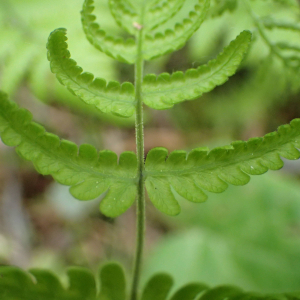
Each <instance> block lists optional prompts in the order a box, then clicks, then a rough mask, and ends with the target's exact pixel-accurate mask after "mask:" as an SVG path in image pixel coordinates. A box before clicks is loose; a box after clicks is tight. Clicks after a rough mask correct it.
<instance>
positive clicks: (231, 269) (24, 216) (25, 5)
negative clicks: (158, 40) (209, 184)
mask: <svg viewBox="0 0 300 300" xmlns="http://www.w3.org/2000/svg"><path fill="white" fill-rule="evenodd" d="M194 2H195V1H194V0H188V1H186V4H185V5H184V7H183V9H182V10H181V11H180V12H179V13H178V15H177V16H176V17H175V18H174V19H172V20H170V21H169V22H168V23H166V24H165V25H164V26H163V28H168V27H170V26H172V25H174V23H176V22H177V21H178V20H181V19H182V18H183V17H185V16H186V15H187V13H188V11H189V10H190V9H191V8H192V7H193V4H194ZM95 4H96V10H95V13H96V15H97V16H98V21H99V23H100V24H101V25H102V26H103V27H104V28H105V29H106V30H107V31H109V32H110V33H111V34H118V35H125V33H124V32H123V31H122V29H120V28H119V27H118V26H117V25H116V24H115V22H114V20H113V18H112V16H111V15H110V14H109V7H108V4H107V1H106V0H96V3H95ZM81 6H82V1H81V0H64V1H60V0H52V1H39V0H1V1H0V89H1V90H4V91H5V92H7V93H9V94H10V96H11V99H13V100H14V101H16V102H17V103H18V104H19V105H20V106H22V107H24V108H27V109H29V110H30V111H31V112H32V113H33V116H34V120H35V121H37V122H40V123H42V124H43V125H44V126H45V127H46V128H47V130H49V131H50V132H53V133H56V134H58V135H60V136H61V137H63V138H66V139H69V140H71V141H73V142H76V143H78V144H82V143H92V144H93V145H95V146H96V147H97V148H98V149H99V150H102V149H110V150H113V151H115V152H117V153H118V154H120V153H121V152H123V151H126V150H131V151H135V137H134V118H129V119H122V118H117V117H114V116H109V115H104V114H102V113H100V112H97V111H93V110H92V109H91V108H89V107H88V106H87V105H85V104H84V103H83V102H81V101H80V100H78V99H77V98H76V97H74V96H72V95H71V94H70V93H69V92H68V91H67V90H66V89H65V88H64V87H62V86H61V85H60V84H59V83H58V82H57V80H56V79H55V76H54V75H53V74H51V72H50V70H49V63H48V61H47V58H46V47H45V45H46V42H47V38H48V36H49V33H50V32H51V31H52V30H54V29H55V28H58V27H66V28H67V29H68V37H69V41H68V43H69V49H70V52H71V55H72V58H74V59H75V60H76V61H77V62H78V64H79V65H80V66H82V67H83V69H84V70H85V71H89V72H92V73H93V74H94V75H95V76H97V77H101V78H105V79H106V80H119V81H122V82H123V81H131V82H132V80H133V67H132V66H129V65H126V64H122V63H118V62H116V61H114V60H113V59H111V58H109V57H107V56H106V55H104V54H102V53H100V52H98V51H97V50H95V49H94V48H93V47H92V46H91V45H90V44H89V43H88V41H87V40H86V39H85V37H84V34H83V31H82V29H81V23H80V14H79V12H80V10H81ZM250 6H251V9H253V11H254V13H255V14H256V15H257V17H258V18H259V20H261V22H264V23H265V24H267V23H268V22H269V24H270V23H272V22H274V21H276V22H281V23H291V24H293V30H286V29H280V28H279V29H278V28H274V29H272V30H269V29H267V28H266V27H264V32H265V34H266V36H267V37H268V40H269V41H270V42H271V44H268V43H267V41H266V40H264V39H262V37H261V34H260V32H259V30H258V29H257V26H256V24H255V22H254V20H253V17H251V14H250V13H249V10H247V9H246V7H245V5H244V4H243V1H240V0H212V7H211V11H210V15H209V17H208V19H207V20H206V21H205V22H204V24H203V25H202V27H201V29H200V30H199V31H198V32H197V33H195V34H194V36H193V37H192V38H191V39H190V41H189V42H188V43H187V45H186V46H185V47H184V48H183V49H181V50H179V51H177V52H175V53H173V54H170V55H167V56H164V57H162V58H160V59H157V60H154V61H151V62H147V64H146V67H145V72H146V73H155V74H159V73H161V72H173V71H177V70H182V71H184V70H186V69H188V68H191V67H198V66H199V65H201V64H203V63H206V62H207V61H208V60H210V59H213V58H215V57H216V55H217V54H218V53H219V52H220V51H222V49H223V47H224V46H226V45H227V44H228V43H229V41H230V40H232V39H233V38H235V36H236V35H237V34H238V33H239V32H240V31H242V30H244V29H249V30H251V31H252V32H253V35H254V37H253V43H252V46H251V49H250V52H249V53H248V54H247V56H246V58H245V60H244V62H243V64H242V66H241V67H240V69H239V71H238V72H237V74H236V75H235V76H233V77H232V78H230V80H229V81H228V82H227V83H226V84H224V85H223V86H221V87H218V88H216V89H215V90H214V91H213V92H211V93H209V94H205V95H203V96H202V97H201V98H200V99H197V100H194V101H188V102H185V103H182V104H178V105H175V106H174V108H172V109H170V110H166V111H154V110H151V109H148V108H145V119H146V122H145V148H146V152H147V151H149V150H150V149H151V148H153V147H157V146H163V147H166V148H168V149H169V150H175V149H186V150H190V149H193V148H195V147H200V146H201V147H203V146H208V147H209V148H212V147H215V146H222V145H226V144H229V143H230V142H231V141H233V140H247V139H249V138H251V137H256V136H262V135H264V134H266V133H268V132H270V131H274V130H276V128H277V127H278V126H279V125H281V124H285V123H289V122H290V121H291V120H292V119H293V118H297V117H300V98H299V97H300V94H299V91H300V80H299V79H300V76H299V74H300V70H299V65H300V18H299V17H300V4H299V2H298V1H294V0H277V1H276V0H264V1H263V0H256V1H255V0H254V1H250ZM278 42H280V43H281V44H282V43H288V44H290V45H293V50H287V49H286V48H284V47H281V48H276V49H277V50H278V49H279V55H278V53H276V52H275V51H274V48H273V46H274V44H276V43H278ZM99 201H100V199H97V200H93V201H89V202H80V201H78V200H75V199H73V198H72V196H71V195H70V194H69V193H68V188H67V187H65V186H62V185H59V184H57V183H55V182H54V181H53V180H52V178H51V177H47V176H46V177H43V176H41V175H39V174H37V172H36V171H35V170H34V168H33V166H32V165H31V164H30V163H29V162H26V161H23V160H21V159H20V158H19V157H18V156H17V155H16V154H15V152H14V150H13V149H11V148H8V147H6V146H5V145H3V144H2V143H1V142H0V264H1V265H6V264H12V265H17V266H20V267H23V268H26V269H28V268H32V267H39V268H48V269H51V270H53V271H54V272H56V273H57V274H59V275H60V276H61V277H62V278H65V275H64V274H65V269H66V268H67V267H68V266H71V265H78V266H84V267H88V268H91V269H92V270H93V271H95V272H96V271H97V269H98V267H99V266H100V265H101V263H103V262H104V261H107V260H118V261H121V262H122V263H123V264H124V265H125V267H126V270H127V272H128V273H130V269H131V264H132V260H133V252H134V246H135V245H134V244H135V210H134V207H133V208H131V209H130V210H128V211H127V212H126V213H125V214H124V215H122V216H120V217H119V218H117V219H109V218H106V217H105V216H103V215H101V213H100V212H99V210H98V205H99ZM178 201H180V203H181V205H182V213H181V214H180V215H179V216H177V217H167V216H164V215H162V214H161V213H160V212H158V211H157V210H155V209H154V207H153V206H152V204H151V203H150V202H149V201H147V238H146V250H145V263H144V270H143V281H145V280H146V279H147V278H148V277H149V276H150V275H151V274H153V273H154V272H158V271H164V272H168V273H170V274H172V275H173V276H174V278H175V286H174V287H178V286H179V285H182V284H184V283H187V282H188V281H202V282H205V283H208V284H209V285H218V284H234V285H239V286H241V287H243V288H245V289H246V290H254V291H262V292H270V291H271V292H280V291H296V290H298V291H299V290H300V164H299V162H297V161H295V162H290V161H286V164H285V167H284V168H283V170H281V171H277V172H272V171H269V172H268V173H267V174H265V175H263V176H253V177H252V180H251V182H250V183H249V184H248V185H246V186H244V187H230V188H229V189H228V190H227V191H226V192H224V193H223V194H218V195H215V194H211V195H210V197H209V200H208V201H207V202H206V203H204V204H191V203H187V202H186V201H184V200H182V199H178Z"/></svg>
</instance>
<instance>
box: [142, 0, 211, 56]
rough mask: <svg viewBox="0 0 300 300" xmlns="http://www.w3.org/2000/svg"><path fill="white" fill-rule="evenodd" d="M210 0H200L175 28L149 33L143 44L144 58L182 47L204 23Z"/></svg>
mask: <svg viewBox="0 0 300 300" xmlns="http://www.w3.org/2000/svg"><path fill="white" fill-rule="evenodd" d="M209 5H210V0H198V1H197V4H196V5H195V7H194V9H193V10H192V11H191V12H190V13H189V15H188V16H187V17H186V18H185V19H184V20H182V21H181V22H180V23H176V25H175V26H174V28H172V29H167V30H166V31H165V32H163V33H162V32H157V33H155V34H154V35H153V34H147V35H146V38H145V41H144V44H143V51H142V52H143V58H144V59H145V60H151V59H154V58H157V57H160V56H162V55H165V54H168V53H171V52H174V51H175V50H178V49H180V48H182V47H183V46H184V45H185V44H186V42H187V41H188V40H189V38H190V37H191V36H192V35H193V34H194V33H195V31H197V30H198V29H199V27H200V26H201V24H202V23H203V21H204V19H205V17H206V15H207V12H208V9H209Z"/></svg>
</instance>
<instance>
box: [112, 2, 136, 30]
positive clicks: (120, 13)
mask: <svg viewBox="0 0 300 300" xmlns="http://www.w3.org/2000/svg"><path fill="white" fill-rule="evenodd" d="M109 8H110V11H111V13H112V15H113V17H114V18H115V20H116V22H117V23H118V25H119V26H120V27H122V28H124V29H125V30H126V31H127V32H128V33H130V34H132V35H135V34H136V28H135V27H134V24H135V23H137V22H138V21H139V15H138V13H137V12H136V10H135V8H134V7H133V5H132V4H131V3H130V2H129V1H126V0H109Z"/></svg>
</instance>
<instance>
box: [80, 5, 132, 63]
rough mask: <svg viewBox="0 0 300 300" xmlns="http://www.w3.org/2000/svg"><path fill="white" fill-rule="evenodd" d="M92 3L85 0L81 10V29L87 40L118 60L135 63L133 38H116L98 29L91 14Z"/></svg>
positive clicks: (98, 26)
mask: <svg viewBox="0 0 300 300" xmlns="http://www.w3.org/2000/svg"><path fill="white" fill-rule="evenodd" d="M93 3H94V1H93V0H85V1H84V4H83V8H82V11H81V21H82V26H83V30H84V32H85V35H86V37H87V39H88V40H89V42H90V43H91V44H92V45H93V46H94V47H95V48H97V49H98V50H100V51H102V52H104V53H106V54H107V55H108V56H110V57H112V58H114V59H116V60H118V61H120V62H124V63H128V64H133V63H135V61H136V55H137V48H136V43H135V40H134V39H132V38H130V39H127V40H124V39H122V38H116V37H114V36H111V35H107V34H106V32H105V31H104V30H103V29H100V25H99V24H97V23H95V22H94V21H95V20H96V17H95V16H94V15H92V12H93V10H94V6H93Z"/></svg>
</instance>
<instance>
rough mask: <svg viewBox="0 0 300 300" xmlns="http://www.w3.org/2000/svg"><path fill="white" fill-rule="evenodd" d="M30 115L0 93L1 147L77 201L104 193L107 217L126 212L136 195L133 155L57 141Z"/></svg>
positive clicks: (54, 136)
mask: <svg viewBox="0 0 300 300" xmlns="http://www.w3.org/2000/svg"><path fill="white" fill-rule="evenodd" d="M31 119H32V116H31V114H30V113H29V112H28V111H27V110H25V109H20V108H19V107H18V106H17V105H16V104H15V103H14V102H12V101H9V100H8V98H7V96H6V94H4V93H2V92H0V136H1V139H2V141H3V143H4V144H6V145H7V146H12V147H16V152H17V153H18V154H19V155H20V156H21V157H23V158H24V159H27V160H30V161H32V162H33V164H34V166H35V168H36V170H37V171H38V172H39V173H41V174H43V175H52V176H53V178H54V179H55V180H56V181H57V182H59V183H61V184H64V185H68V186H70V192H71V194H72V195H73V196H74V197H75V198H77V199H79V200H92V199H95V198H97V197H99V196H100V195H101V194H103V193H105V192H106V194H105V195H104V198H103V199H102V201H101V203H100V210H101V211H102V213H103V214H105V215H106V216H109V217H116V216H118V215H120V214H122V213H123V212H125V211H126V210H127V209H128V208H129V207H130V206H131V205H132V204H133V202H134V200H135V196H136V173H137V171H136V170H137V159H136V155H135V154H134V153H133V152H124V153H122V154H121V155H120V158H119V161H118V157H117V155H116V154H115V153H114V152H112V151H108V150H103V151H100V152H99V153H98V152H97V150H96V149H95V148H94V147H93V146H91V145H87V144H83V145H81V146H80V147H79V148H78V147H77V145H76V144H74V143H72V142H70V141H67V140H60V139H59V137H58V136H56V135H54V134H51V133H48V132H46V131H45V129H44V128H43V127H42V126H41V125H39V124H37V123H34V122H32V121H31Z"/></svg>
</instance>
